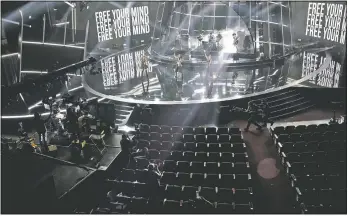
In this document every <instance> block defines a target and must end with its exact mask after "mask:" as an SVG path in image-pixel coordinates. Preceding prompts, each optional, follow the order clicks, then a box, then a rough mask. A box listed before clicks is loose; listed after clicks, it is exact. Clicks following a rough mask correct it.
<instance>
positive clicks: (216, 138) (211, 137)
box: [207, 134, 218, 143]
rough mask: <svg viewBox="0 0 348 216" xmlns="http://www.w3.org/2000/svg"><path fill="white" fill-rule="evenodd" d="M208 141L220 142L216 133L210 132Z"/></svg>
mask: <svg viewBox="0 0 348 216" xmlns="http://www.w3.org/2000/svg"><path fill="white" fill-rule="evenodd" d="M207 142H208V143H217V142H218V137H217V135H216V134H208V135H207Z"/></svg>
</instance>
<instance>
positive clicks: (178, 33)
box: [175, 31, 181, 47]
mask: <svg viewBox="0 0 348 216" xmlns="http://www.w3.org/2000/svg"><path fill="white" fill-rule="evenodd" d="M175 47H181V35H180V32H179V31H177V33H176V37H175Z"/></svg>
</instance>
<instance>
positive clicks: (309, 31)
mask: <svg viewBox="0 0 348 216" xmlns="http://www.w3.org/2000/svg"><path fill="white" fill-rule="evenodd" d="M291 4H292V8H293V11H294V13H296V16H294V14H293V16H292V17H293V28H294V29H293V30H294V31H293V36H294V38H295V39H296V38H299V39H304V40H305V41H308V40H311V39H312V40H313V39H319V40H320V41H322V42H328V44H332V45H341V46H342V47H343V46H344V47H345V44H346V27H347V5H346V2H292V3H291Z"/></svg>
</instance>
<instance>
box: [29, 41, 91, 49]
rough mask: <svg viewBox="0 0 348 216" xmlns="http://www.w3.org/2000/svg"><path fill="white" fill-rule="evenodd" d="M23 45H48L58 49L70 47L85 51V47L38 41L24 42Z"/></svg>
mask: <svg viewBox="0 0 348 216" xmlns="http://www.w3.org/2000/svg"><path fill="white" fill-rule="evenodd" d="M23 44H38V45H47V46H58V47H70V48H76V49H84V47H80V46H73V45H65V44H55V43H43V42H36V41H23Z"/></svg>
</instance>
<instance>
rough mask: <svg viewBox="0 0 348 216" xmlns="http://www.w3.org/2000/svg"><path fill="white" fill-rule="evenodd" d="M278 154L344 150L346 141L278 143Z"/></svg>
mask: <svg viewBox="0 0 348 216" xmlns="http://www.w3.org/2000/svg"><path fill="white" fill-rule="evenodd" d="M276 147H277V149H278V152H279V153H280V152H284V153H288V152H317V151H319V152H320V151H330V150H344V149H346V145H345V143H344V141H340V140H332V141H331V142H330V141H308V142H303V141H300V142H278V143H277V145H276Z"/></svg>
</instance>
